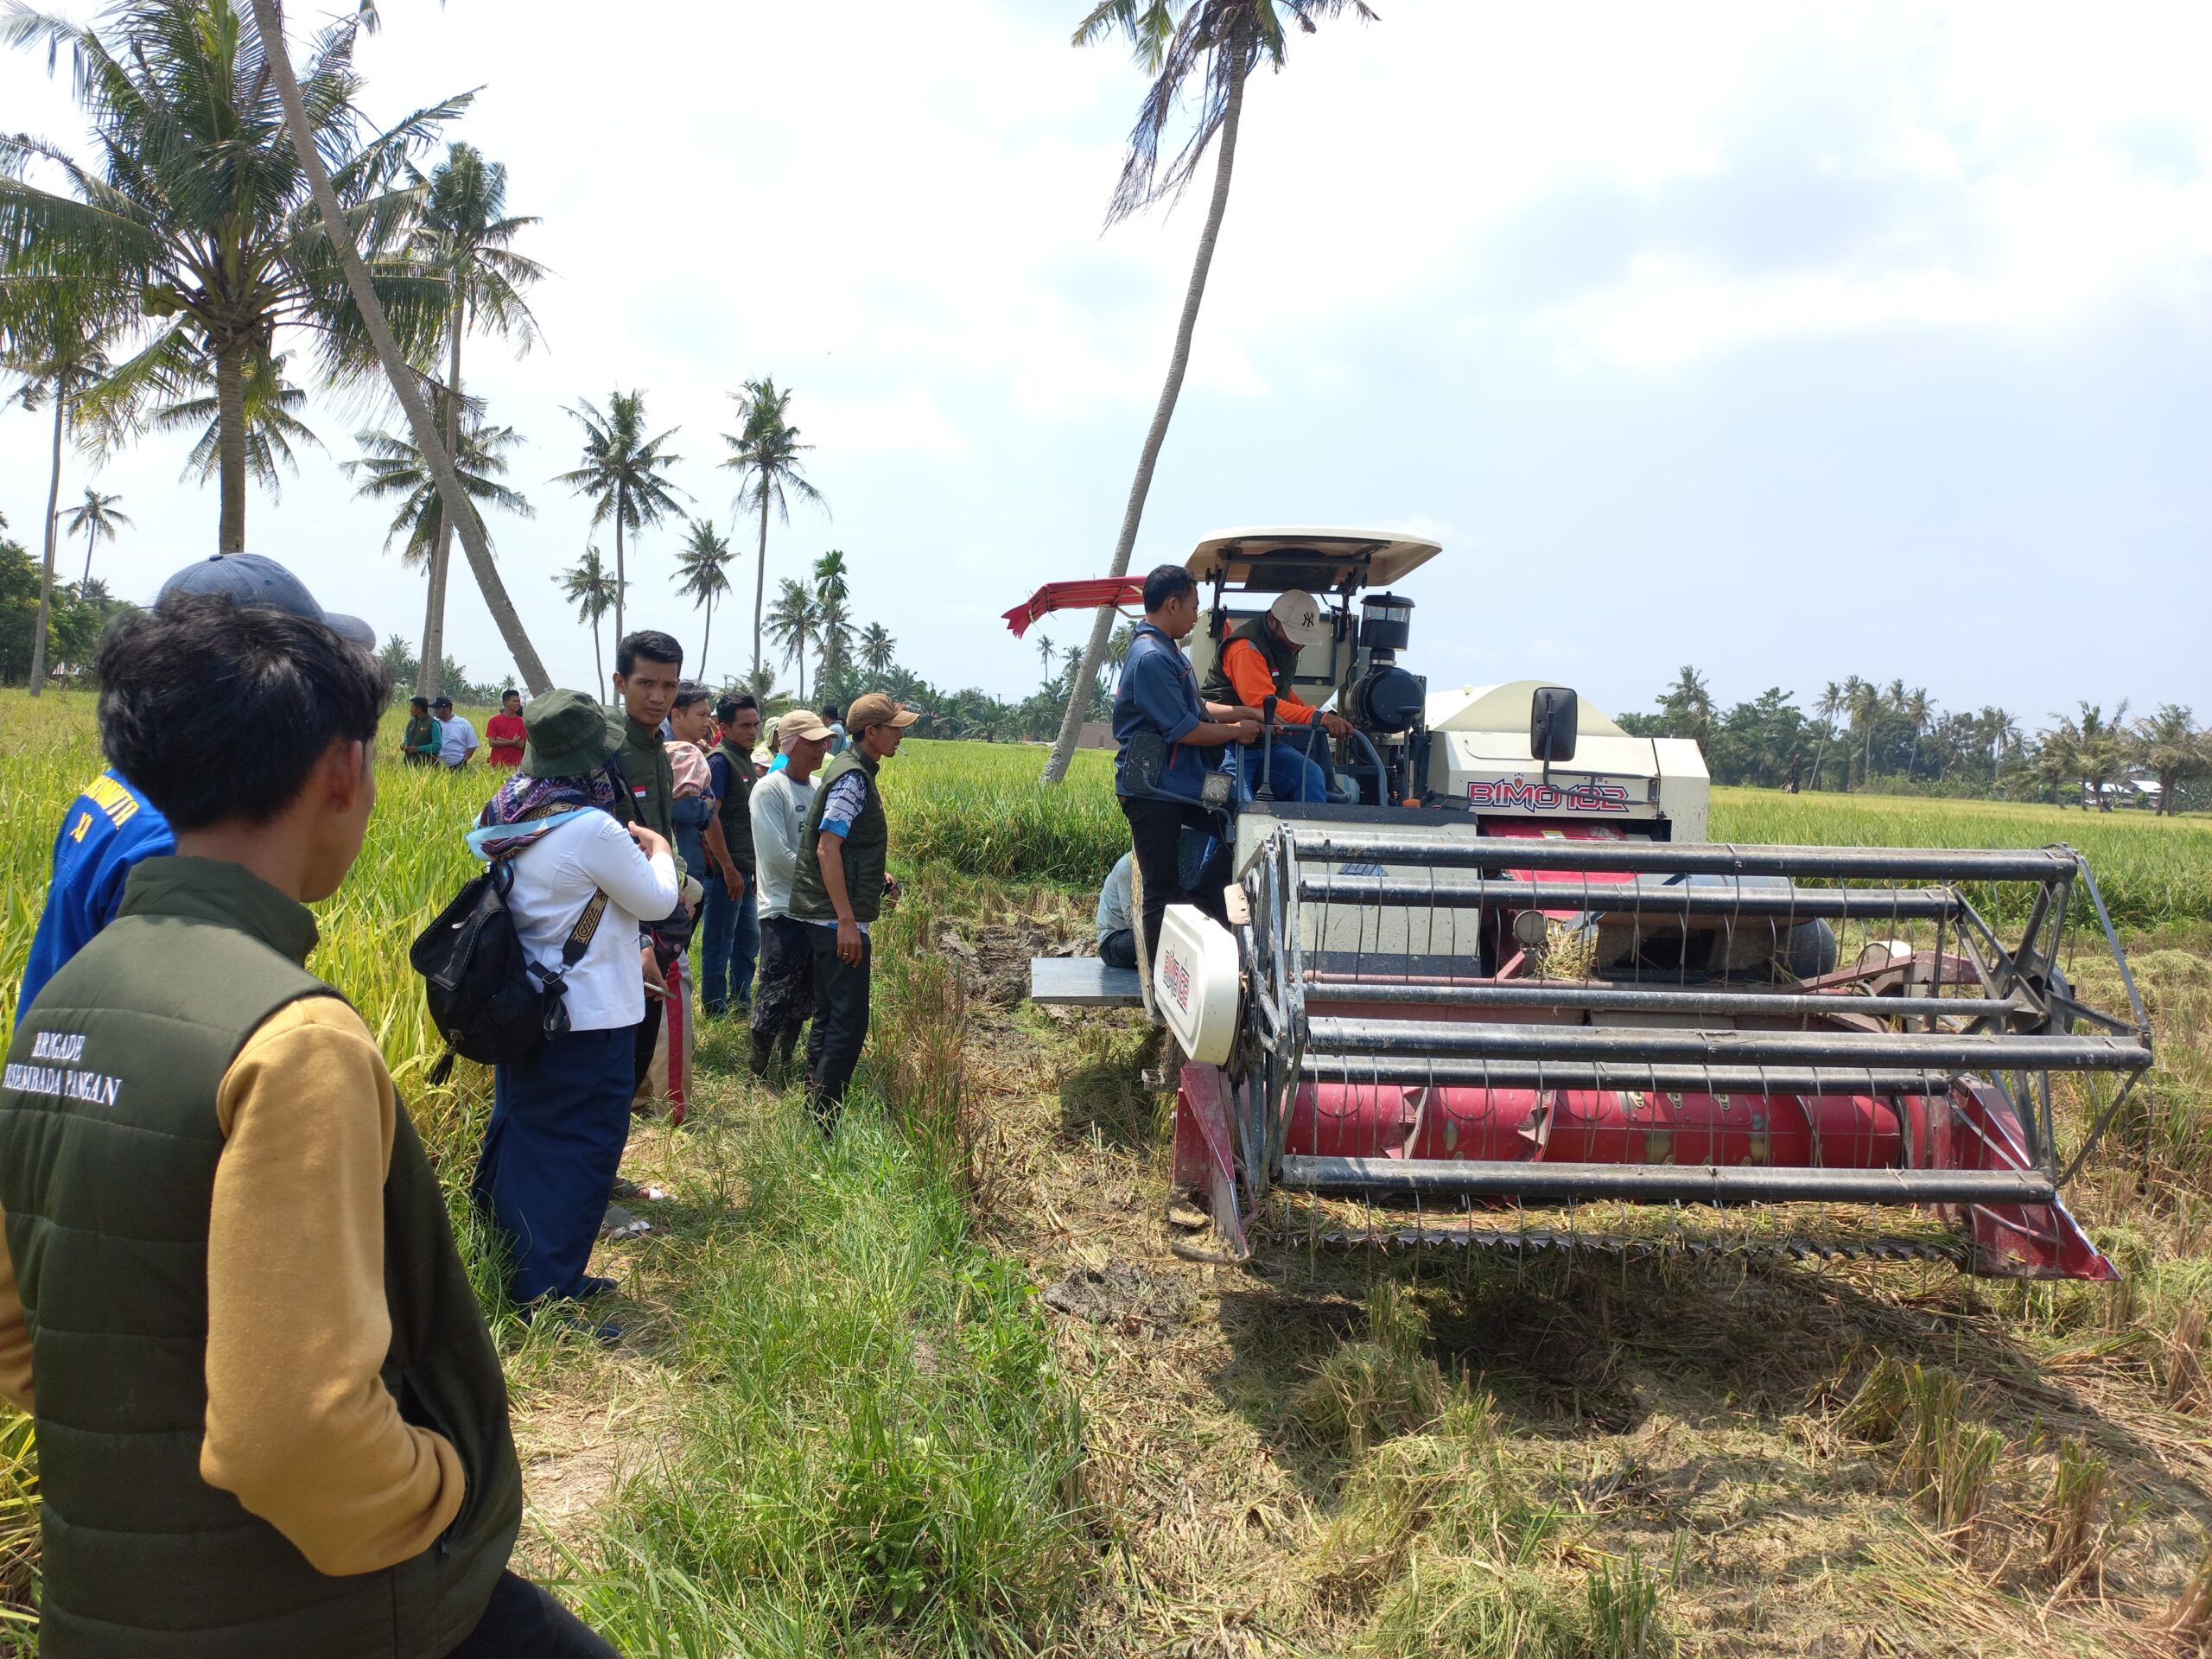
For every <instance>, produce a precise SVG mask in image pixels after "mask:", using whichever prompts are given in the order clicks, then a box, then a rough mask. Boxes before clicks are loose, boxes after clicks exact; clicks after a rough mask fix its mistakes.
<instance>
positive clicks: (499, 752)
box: [484, 686, 524, 766]
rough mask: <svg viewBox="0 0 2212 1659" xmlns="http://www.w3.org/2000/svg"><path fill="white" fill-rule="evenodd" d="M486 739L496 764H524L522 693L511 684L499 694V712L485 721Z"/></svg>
mask: <svg viewBox="0 0 2212 1659" xmlns="http://www.w3.org/2000/svg"><path fill="white" fill-rule="evenodd" d="M484 741H485V742H486V743H487V744H489V745H490V746H491V761H492V764H493V766H520V765H522V746H523V741H524V734H523V724H522V693H521V692H519V691H518V690H515V689H514V687H512V686H509V687H508V688H507V689H506V690H505V691H503V692H502V693H500V695H499V713H498V714H496V715H493V716H492V718H491V719H489V720H487V721H485V722H484Z"/></svg>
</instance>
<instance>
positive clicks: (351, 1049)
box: [200, 996, 463, 1575]
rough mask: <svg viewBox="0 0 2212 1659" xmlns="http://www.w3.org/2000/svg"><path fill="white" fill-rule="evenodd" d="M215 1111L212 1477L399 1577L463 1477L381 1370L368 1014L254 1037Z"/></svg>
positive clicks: (295, 1018)
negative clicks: (413, 1421)
mask: <svg viewBox="0 0 2212 1659" xmlns="http://www.w3.org/2000/svg"><path fill="white" fill-rule="evenodd" d="M216 1105H217V1110H218V1113H219V1116H220V1119H221V1122H222V1127H223V1135H224V1146H223V1153H222V1156H221V1157H220V1158H219V1160H217V1162H216V1166H215V1195H214V1205H213V1211H211V1213H210V1215H209V1217H208V1227H207V1438H206V1440H204V1442H203V1443H202V1444H201V1446H200V1476H201V1478H203V1479H205V1480H206V1481H207V1484H209V1485H211V1486H216V1487H219V1488H221V1489H222V1490H223V1491H227V1492H231V1493H233V1494H235V1495H236V1496H237V1497H238V1502H239V1503H243V1504H244V1505H245V1507H246V1508H247V1509H248V1510H251V1511H252V1512H253V1513H254V1514H256V1515H257V1516H261V1518H262V1519H264V1521H267V1522H269V1523H270V1525H271V1526H274V1527H275V1528H276V1529H277V1530H278V1531H279V1532H281V1533H283V1535H285V1537H287V1538H289V1539H290V1540H291V1541H292V1542H293V1544H294V1545H295V1546H296V1547H297V1548H298V1549H299V1552H300V1553H301V1554H302V1555H304V1556H306V1557H307V1559H308V1561H309V1562H310V1563H311V1564H312V1565H313V1566H314V1567H315V1569H316V1570H317V1571H318V1572H321V1573H331V1574H334V1575H336V1574H341V1573H370V1572H375V1571H377V1570H378V1569H380V1568H383V1567H391V1566H393V1565H395V1564H397V1562H400V1561H404V1560H407V1559H408V1558H409V1557H410V1556H413V1555H416V1554H420V1553H421V1552H422V1551H423V1550H424V1549H426V1548H429V1545H430V1544H431V1543H432V1542H433V1541H435V1539H436V1538H437V1536H438V1535H439V1534H440V1533H441V1532H442V1531H444V1530H445V1529H446V1527H447V1526H448V1524H449V1523H450V1522H452V1520H453V1517H454V1515H455V1514H456V1513H457V1512H458V1511H459V1510H460V1508H461V1492H462V1483H463V1476H462V1472H461V1460H460V1459H459V1457H458V1456H456V1455H455V1453H454V1449H453V1447H452V1446H451V1445H449V1444H448V1442H447V1441H446V1440H445V1439H444V1437H443V1436H442V1435H438V1434H435V1433H431V1432H429V1430H427V1429H422V1428H416V1427H412V1426H411V1425H410V1424H408V1423H405V1422H403V1421H401V1420H400V1415H399V1408H398V1406H397V1403H396V1402H394V1401H393V1399H392V1397H391V1390H390V1389H386V1388H385V1385H384V1383H383V1380H382V1378H381V1377H380V1376H379V1372H380V1371H381V1370H382V1369H383V1366H384V1362H385V1355H386V1353H387V1351H389V1349H390V1348H391V1313H390V1311H389V1309H388V1308H387V1306H386V1305H385V1281H384V1183H385V1173H386V1171H387V1169H388V1168H389V1166H390V1165H391V1137H392V1128H393V1122H394V1118H393V1114H394V1112H395V1110H396V1109H397V1107H396V1103H395V1101H394V1098H393V1095H392V1089H391V1074H390V1073H389V1072H387V1071H385V1064H384V1057H383V1056H382V1055H381V1054H379V1053H378V1052H377V1046H376V1043H375V1041H374V1040H373V1039H372V1038H371V1037H370V1035H369V1032H368V1027H365V1026H364V1025H363V1024H362V1023H361V1019H360V1016H359V1014H355V1013H354V1012H353V1009H352V1008H350V1007H347V1006H346V1004H345V1003H343V1002H341V1001H339V1000H338V999H337V998H335V997H327V996H319V997H311V998H308V1000H306V1001H299V1002H295V1003H292V1004H290V1005H289V1007H284V1008H283V1009H281V1010H280V1011H278V1012H277V1014H273V1015H271V1016H270V1018H269V1019H268V1020H266V1021H264V1023H263V1025H262V1026H261V1027H260V1029H259V1030H257V1031H256V1032H255V1033H253V1035H252V1036H251V1037H250V1038H248V1039H246V1044H245V1048H244V1049H242V1050H241V1051H240V1052H239V1054H238V1058H237V1059H236V1060H235V1061H233V1062H232V1065H231V1069H230V1071H228V1072H226V1074H225V1075H224V1077H223V1083H222V1087H221V1090H219V1093H218V1095H217V1097H216Z"/></svg>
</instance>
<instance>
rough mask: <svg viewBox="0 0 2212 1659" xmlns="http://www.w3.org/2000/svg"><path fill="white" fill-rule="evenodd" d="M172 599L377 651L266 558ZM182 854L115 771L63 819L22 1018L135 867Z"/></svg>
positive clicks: (224, 564)
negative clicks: (235, 607) (273, 615)
mask: <svg viewBox="0 0 2212 1659" xmlns="http://www.w3.org/2000/svg"><path fill="white" fill-rule="evenodd" d="M170 594H222V595H225V596H227V597H229V598H232V599H235V600H236V601H238V603H239V604H241V605H261V606H267V607H270V608H272V609H275V610H280V611H289V612H290V613H292V614H293V615H295V616H304V617H306V618H308V620H311V621H316V622H321V623H324V624H326V625H327V626H329V627H330V628H331V629H332V631H333V632H335V633H337V635H338V636H339V637H340V639H345V640H346V641H347V642H349V643H350V644H353V645H359V646H360V647H361V648H362V649H364V650H374V649H375V647H376V632H375V630H373V629H372V628H371V627H370V626H369V625H368V624H367V623H365V622H364V621H362V620H360V619H359V618H358V617H352V616H343V615H340V614H339V613H337V612H334V611H326V610H324V609H323V608H322V607H321V605H319V604H317V603H316V602H315V596H314V595H313V594H310V593H308V590H307V587H306V584H304V583H303V582H301V581H300V579H299V578H298V577H297V576H296V575H293V574H292V573H291V572H290V571H289V570H287V569H285V568H284V567H283V565H281V564H279V563H277V561H276V560H274V559H270V558H264V556H261V555H260V554H257V553H222V554H218V555H216V556H214V557H213V558H212V559H199V560H195V561H194V563H190V564H188V565H187V566H185V568H184V569H181V570H180V571H178V572H177V573H176V574H175V575H173V576H171V577H170V578H169V579H168V581H167V582H163V583H162V591H161V594H160V597H159V598H157V599H156V601H154V602H155V604H156V606H158V605H159V604H160V603H161V602H162V600H165V599H167V598H168V597H169V595H170ZM175 850H176V837H175V835H174V834H172V833H171V832H170V829H169V826H168V821H167V820H166V819H164V818H163V817H162V815H161V813H160V811H159V810H156V807H155V805H154V804H153V803H152V802H151V801H149V800H148V799H147V798H145V797H144V796H143V795H141V794H139V793H138V791H137V790H135V789H133V788H132V787H131V786H130V780H129V779H126V778H124V776H123V774H122V773H120V772H117V771H116V770H114V769H113V768H112V767H111V768H109V769H108V770H107V771H105V772H102V773H101V774H100V775H99V777H97V778H95V779H92V782H91V783H90V784H89V785H86V789H85V792H84V793H83V794H81V795H79V797H78V798H77V799H76V802H75V804H73V805H72V806H71V807H70V809H69V811H68V814H67V817H64V818H63V819H62V820H61V833H60V835H58V836H55V837H54V877H53V880H52V881H51V883H50V884H49V885H48V887H47V890H46V909H45V911H44V912H42V913H41V915H40V917H39V918H38V931H36V932H35V933H34V934H33V935H32V936H31V950H30V957H29V960H28V961H27V962H26V963H24V964H23V982H22V987H21V988H20V989H18V990H17V992H16V1020H15V1023H16V1025H17V1026H21V1025H22V1023H23V1015H24V1014H26V1013H28V1012H29V1009H30V1006H31V1004H32V1003H33V1002H34V1001H37V999H38V994H39V993H40V992H41V990H43V989H45V988H46V982H47V981H48V980H49V979H51V978H53V977H54V975H55V974H56V973H57V972H59V971H60V968H61V964H62V963H66V962H67V961H68V960H69V958H70V957H73V956H75V955H76V954H77V952H78V951H79V950H83V949H84V948H85V946H86V944H88V943H90V942H91V940H92V937H93V935H95V934H97V933H98V932H99V931H100V930H101V929H102V928H104V927H105V926H106V925H108V924H109V923H110V922H111V921H113V920H114V919H115V912H116V908H117V906H119V905H121V904H122V902H123V883H124V878H125V877H126V876H128V875H129V874H130V867H131V866H132V865H134V864H139V863H143V862H144V861H146V860H147V859H149V858H160V857H162V856H163V855H167V854H169V853H174V852H175Z"/></svg>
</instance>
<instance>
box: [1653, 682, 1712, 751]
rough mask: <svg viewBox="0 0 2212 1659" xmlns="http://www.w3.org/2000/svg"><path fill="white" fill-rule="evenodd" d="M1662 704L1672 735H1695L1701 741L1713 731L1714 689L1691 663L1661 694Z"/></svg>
mask: <svg viewBox="0 0 2212 1659" xmlns="http://www.w3.org/2000/svg"><path fill="white" fill-rule="evenodd" d="M1659 708H1660V710H1661V712H1662V713H1663V714H1664V715H1666V716H1667V719H1668V721H1669V724H1670V726H1671V727H1672V729H1673V735H1675V736H1676V737H1688V738H1693V739H1694V740H1695V741H1698V742H1700V743H1702V742H1704V741H1706V740H1707V738H1709V737H1710V736H1712V735H1713V690H1712V688H1711V687H1710V686H1708V685H1707V683H1706V680H1705V676H1704V675H1702V674H1700V673H1699V672H1698V671H1697V670H1696V669H1694V668H1693V667H1691V666H1690V665H1689V664H1687V663H1685V664H1682V671H1681V673H1679V674H1677V675H1676V676H1675V683H1673V684H1672V685H1670V686H1669V687H1668V688H1667V689H1666V690H1665V691H1663V692H1662V693H1661V694H1660V696H1659Z"/></svg>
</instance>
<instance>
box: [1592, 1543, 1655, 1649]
mask: <svg viewBox="0 0 2212 1659" xmlns="http://www.w3.org/2000/svg"><path fill="white" fill-rule="evenodd" d="M1584 1594H1585V1596H1586V1600H1587V1603H1588V1607H1589V1614H1590V1634H1589V1640H1588V1643H1587V1645H1586V1647H1585V1649H1584V1651H1585V1652H1586V1653H1587V1654H1588V1655H1589V1656H1590V1659H1660V1656H1662V1654H1670V1653H1672V1652H1674V1651H1675V1639H1674V1637H1672V1636H1671V1635H1670V1634H1669V1632H1668V1630H1667V1628H1666V1626H1665V1624H1663V1623H1662V1621H1661V1619H1660V1617H1659V1580H1657V1579H1656V1577H1654V1576H1653V1575H1652V1574H1651V1573H1649V1572H1647V1571H1646V1570H1645V1569H1644V1566H1643V1559H1642V1558H1641V1557H1639V1556H1637V1555H1633V1554H1631V1555H1630V1557H1629V1558H1628V1559H1627V1560H1624V1561H1601V1562H1599V1564H1598V1565H1597V1566H1596V1567H1593V1568H1592V1569H1591V1572H1590V1577H1589V1581H1588V1583H1587V1585H1586V1588H1585V1592H1584Z"/></svg>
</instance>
